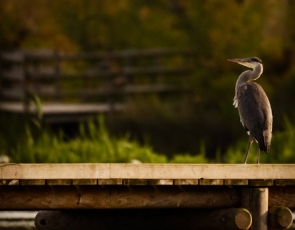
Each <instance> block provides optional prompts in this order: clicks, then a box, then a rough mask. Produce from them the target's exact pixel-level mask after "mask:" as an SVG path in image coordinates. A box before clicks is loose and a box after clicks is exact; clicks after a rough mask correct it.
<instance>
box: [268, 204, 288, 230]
mask: <svg viewBox="0 0 295 230" xmlns="http://www.w3.org/2000/svg"><path fill="white" fill-rule="evenodd" d="M267 222H268V223H267V225H268V229H288V228H289V227H291V225H292V223H293V216H292V212H291V210H290V209H289V208H287V207H284V206H278V207H270V208H269V210H268V220H267Z"/></svg>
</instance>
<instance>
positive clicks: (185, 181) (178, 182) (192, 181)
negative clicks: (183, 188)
mask: <svg viewBox="0 0 295 230" xmlns="http://www.w3.org/2000/svg"><path fill="white" fill-rule="evenodd" d="M174 185H199V180H198V179H197V180H196V179H176V180H174Z"/></svg>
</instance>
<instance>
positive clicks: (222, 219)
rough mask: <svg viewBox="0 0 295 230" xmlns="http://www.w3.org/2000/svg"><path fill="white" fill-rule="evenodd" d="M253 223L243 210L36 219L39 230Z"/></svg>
mask: <svg viewBox="0 0 295 230" xmlns="http://www.w3.org/2000/svg"><path fill="white" fill-rule="evenodd" d="M251 223H252V217H251V214H250V212H249V211H248V210H246V209H243V208H237V209H234V208H231V209H220V210H196V209H141V210H138V209H125V210H92V211H90V210H85V211H81V210H80V211H41V212H39V213H38V214H37V216H36V218H35V226H36V228H37V229H38V230H48V229H50V230H54V229H64V230H66V229H71V230H80V229H81V230H84V229H101V230H107V229H108V230H109V229H111V230H112V229H116V230H119V229H128V230H133V229H134V230H135V229H141V230H150V229H159V230H166V229H167V230H168V229H169V230H178V229H186V230H196V229H204V230H205V229H206V230H207V229H211V230H214V229H218V230H222V229H227V230H241V229H248V228H249V227H250V226H251Z"/></svg>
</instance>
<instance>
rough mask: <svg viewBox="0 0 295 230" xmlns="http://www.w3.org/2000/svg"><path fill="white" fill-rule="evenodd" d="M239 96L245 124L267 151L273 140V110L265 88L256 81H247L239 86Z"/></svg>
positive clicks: (241, 117) (241, 116) (242, 118)
mask: <svg viewBox="0 0 295 230" xmlns="http://www.w3.org/2000/svg"><path fill="white" fill-rule="evenodd" d="M237 98H238V110H239V114H240V119H241V122H242V124H243V126H244V127H245V129H246V130H247V131H249V132H250V135H251V136H253V137H254V138H255V139H256V140H257V141H258V143H259V147H260V149H261V150H263V151H266V152H267V151H268V148H269V145H270V140H271V131H272V112H271V107H270V103H269V100H268V98H267V96H266V94H265V92H264V90H263V89H262V87H261V86H260V85H258V84H257V83H255V82H246V83H244V84H242V85H241V86H240V87H239V89H238V92H237Z"/></svg>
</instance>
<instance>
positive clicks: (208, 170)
mask: <svg viewBox="0 0 295 230" xmlns="http://www.w3.org/2000/svg"><path fill="white" fill-rule="evenodd" d="M294 178H295V164H275V165H271V164H269V165H268V164H266V165H263V164H259V165H257V164H109V163H105V164H0V179H209V180H229V179H239V180H258V179H262V180H265V181H266V182H269V181H271V180H275V179H280V180H282V179H284V180H285V179H294ZM254 182H255V181H254ZM254 182H251V183H254ZM268 184H269V183H268ZM271 184H273V182H271Z"/></svg>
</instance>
